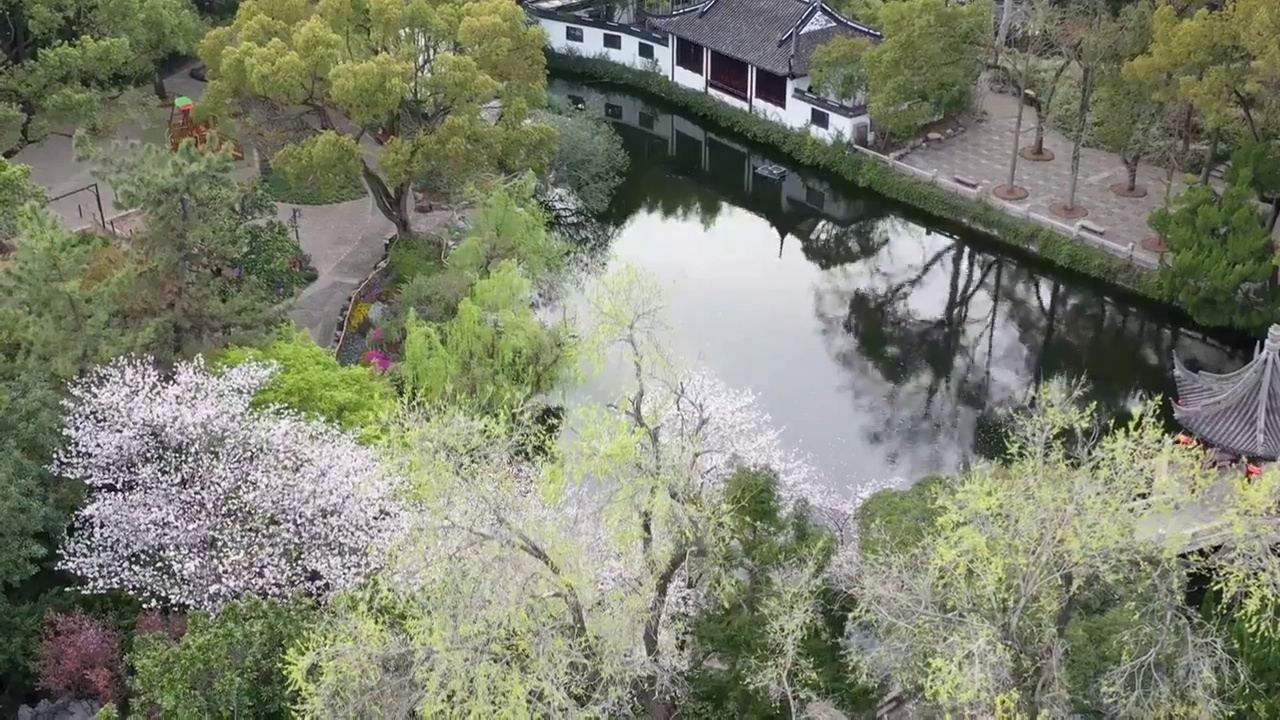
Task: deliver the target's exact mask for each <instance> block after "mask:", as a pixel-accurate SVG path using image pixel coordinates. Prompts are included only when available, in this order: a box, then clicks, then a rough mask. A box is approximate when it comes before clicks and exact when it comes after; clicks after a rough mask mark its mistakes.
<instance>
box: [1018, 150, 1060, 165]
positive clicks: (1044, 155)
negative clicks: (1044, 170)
mask: <svg viewBox="0 0 1280 720" xmlns="http://www.w3.org/2000/svg"><path fill="white" fill-rule="evenodd" d="M1018 157H1021V158H1022V159H1023V160H1030V161H1031V162H1049V161H1050V160H1052V159H1054V158H1055V157H1057V156H1056V155H1054V154H1053V151H1052V150H1050V149H1049V148H1045V149H1044V150H1041V151H1040V152H1036V150H1035V148H1033V147H1024V148H1022V149H1021V150H1019V151H1018Z"/></svg>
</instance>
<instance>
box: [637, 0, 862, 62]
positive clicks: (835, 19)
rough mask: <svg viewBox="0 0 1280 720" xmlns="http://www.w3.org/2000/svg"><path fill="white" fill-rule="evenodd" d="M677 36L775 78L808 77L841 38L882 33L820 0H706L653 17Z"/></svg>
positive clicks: (653, 19) (662, 27) (656, 23)
mask: <svg viewBox="0 0 1280 720" xmlns="http://www.w3.org/2000/svg"><path fill="white" fill-rule="evenodd" d="M650 18H651V20H652V22H653V24H654V25H656V26H657V27H658V28H660V29H662V30H666V31H667V32H669V33H671V34H673V35H675V36H676V37H680V38H684V39H685V40H691V41H693V42H696V43H698V44H699V45H702V46H704V47H709V48H711V49H712V50H715V51H716V52H718V53H721V54H722V55H727V56H729V57H732V58H736V59H738V60H741V61H743V62H746V63H750V64H752V65H755V66H756V67H758V68H762V69H764V70H767V71H768V72H771V73H773V74H775V75H791V76H794V77H803V76H805V75H808V74H809V56H810V55H811V54H812V53H813V51H814V50H816V49H817V48H818V47H820V46H822V45H825V44H826V43H828V42H830V41H831V40H833V39H835V38H836V37H840V36H848V37H862V38H866V39H869V40H871V41H873V42H878V41H879V40H881V39H882V38H883V35H881V34H880V32H879V31H877V30H874V29H872V28H869V27H867V26H865V25H862V24H860V23H857V22H855V21H853V20H850V19H849V18H847V17H845V16H844V15H841V14H840V13H838V12H836V11H835V10H833V9H831V8H830V7H828V6H827V4H826V3H824V2H821V0H705V1H704V2H700V3H698V4H697V5H694V6H692V7H689V8H684V9H681V10H678V11H676V12H674V13H671V14H669V15H650Z"/></svg>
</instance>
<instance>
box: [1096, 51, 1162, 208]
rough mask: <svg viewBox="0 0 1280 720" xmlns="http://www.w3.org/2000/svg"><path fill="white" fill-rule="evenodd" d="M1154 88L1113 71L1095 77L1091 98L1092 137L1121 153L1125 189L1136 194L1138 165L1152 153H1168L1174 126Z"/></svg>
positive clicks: (1128, 192)
mask: <svg viewBox="0 0 1280 720" xmlns="http://www.w3.org/2000/svg"><path fill="white" fill-rule="evenodd" d="M1159 98H1160V96H1159V94H1158V93H1156V91H1155V89H1154V88H1152V87H1151V86H1149V85H1148V84H1147V83H1146V82H1143V81H1141V80H1135V79H1134V78H1133V77H1132V73H1127V74H1126V73H1120V72H1116V71H1115V70H1112V71H1110V72H1106V73H1104V74H1103V75H1102V77H1100V78H1099V79H1098V89H1097V94H1096V97H1095V100H1094V107H1093V113H1094V118H1095V119H1094V122H1093V137H1094V139H1095V140H1096V141H1097V142H1098V143H1099V144H1100V145H1102V147H1104V148H1106V149H1107V150H1110V151H1111V152H1114V153H1116V154H1117V155H1119V156H1120V162H1121V163H1123V164H1124V168H1125V172H1126V178H1127V179H1126V181H1125V186H1124V191H1125V193H1127V194H1130V195H1133V194H1138V165H1139V163H1141V162H1142V160H1143V159H1144V158H1147V157H1150V156H1152V155H1157V154H1158V155H1161V156H1168V155H1169V154H1170V153H1169V152H1168V150H1169V145H1170V138H1171V137H1172V135H1173V128H1172V126H1171V123H1170V122H1169V121H1170V113H1169V107H1168V106H1167V105H1165V104H1164V103H1163V102H1161V101H1160V99H1159Z"/></svg>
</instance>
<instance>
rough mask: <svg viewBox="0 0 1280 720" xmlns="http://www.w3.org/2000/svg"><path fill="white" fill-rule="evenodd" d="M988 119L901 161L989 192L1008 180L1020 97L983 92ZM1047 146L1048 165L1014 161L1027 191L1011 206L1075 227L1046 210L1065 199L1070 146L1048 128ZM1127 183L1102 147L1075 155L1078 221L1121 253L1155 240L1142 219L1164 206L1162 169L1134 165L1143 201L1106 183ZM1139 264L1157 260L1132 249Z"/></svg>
mask: <svg viewBox="0 0 1280 720" xmlns="http://www.w3.org/2000/svg"><path fill="white" fill-rule="evenodd" d="M983 108H984V109H985V110H986V111H987V116H988V118H987V121H986V122H982V123H975V124H973V125H971V126H970V127H969V128H968V130H966V131H965V132H964V133H963V134H961V135H958V136H956V137H954V138H951V139H949V140H944V141H942V142H934V143H928V144H927V145H926V146H925V147H922V148H920V149H918V150H916V151H914V152H912V153H911V154H909V155H907V156H906V157H904V158H902V159H901V160H902V162H904V163H906V164H908V165H911V166H913V167H916V168H920V169H922V170H925V171H933V170H937V171H938V175H939V177H941V178H944V179H947V180H951V179H952V178H953V177H954V176H956V175H959V176H961V177H965V178H969V179H971V180H974V181H977V182H978V183H979V184H981V186H982V190H983V192H990V190H991V189H992V188H994V187H995V186H997V185H1002V184H1004V182H1005V180H1006V179H1007V178H1008V173H1009V160H1010V157H1011V155H1012V153H1013V131H1014V126H1015V124H1016V118H1017V113H1018V106H1017V100H1016V99H1015V98H1013V97H1012V96H1009V95H1002V94H998V93H994V92H991V93H987V95H986V97H985V98H984V101H983ZM1034 140H1035V111H1033V110H1032V109H1031V108H1029V107H1028V108H1027V109H1026V112H1025V114H1024V115H1023V130H1022V138H1021V140H1020V141H1019V144H1020V145H1021V146H1023V147H1027V146H1029V145H1031V144H1032V143H1033V142H1034ZM1044 146H1045V148H1047V149H1049V150H1052V151H1053V153H1054V155H1055V156H1056V157H1055V158H1054V159H1053V160H1051V161H1049V162H1031V161H1029V160H1025V159H1023V158H1019V159H1018V174H1017V184H1018V185H1020V186H1022V187H1024V188H1026V189H1027V190H1028V191H1029V192H1030V195H1029V196H1028V197H1027V199H1025V200H1022V201H1020V202H1016V203H1013V204H1014V205H1015V206H1018V207H1024V206H1030V208H1031V211H1032V212H1034V213H1037V214H1040V215H1043V216H1045V217H1048V218H1051V219H1055V220H1060V221H1061V222H1063V223H1065V224H1068V225H1074V224H1075V223H1076V222H1078V221H1077V220H1066V219H1061V218H1058V217H1057V216H1055V215H1053V214H1052V213H1051V212H1050V211H1049V205H1050V204H1051V203H1054V202H1065V201H1066V198H1067V193H1068V189H1069V187H1070V183H1071V142H1070V141H1069V140H1068V139H1067V138H1066V137H1064V136H1063V135H1062V134H1061V133H1058V132H1056V131H1054V130H1052V129H1046V131H1045V141H1044ZM1126 178H1127V174H1126V170H1125V167H1124V165H1123V164H1122V163H1121V162H1120V158H1119V156H1117V155H1115V154H1112V153H1108V152H1105V151H1102V150H1094V149H1091V148H1082V149H1081V151H1080V177H1079V185H1078V189H1077V191H1076V204H1077V205H1083V206H1084V207H1085V208H1086V209H1087V210H1088V211H1089V214H1088V215H1087V216H1086V217H1085V218H1083V219H1084V220H1087V221H1089V222H1090V223H1092V224H1094V225H1097V226H1099V227H1101V228H1103V229H1105V230H1106V233H1105V235H1104V236H1103V237H1102V241H1104V242H1106V243H1109V244H1111V245H1114V246H1115V247H1117V248H1119V249H1120V250H1121V251H1122V252H1123V251H1127V249H1128V247H1129V243H1133V244H1134V245H1135V246H1137V245H1138V244H1139V243H1141V242H1142V240H1143V239H1144V238H1147V237H1149V236H1151V235H1152V232H1151V230H1150V229H1149V228H1148V227H1147V217H1148V216H1149V215H1150V214H1151V213H1152V212H1153V211H1154V210H1156V209H1157V208H1159V207H1162V206H1163V205H1164V199H1165V172H1164V171H1163V170H1161V169H1159V168H1154V167H1147V166H1139V169H1138V183H1139V184H1141V185H1145V186H1146V187H1147V196H1146V197H1145V198H1125V197H1120V196H1117V195H1116V194H1115V193H1113V192H1111V190H1110V189H1109V186H1110V185H1112V184H1114V183H1118V182H1124V181H1125V180H1126ZM1185 189H1186V186H1185V185H1184V184H1182V183H1181V182H1179V181H1178V179H1177V178H1176V177H1175V180H1174V184H1173V188H1172V194H1173V195H1175V196H1176V195H1177V194H1178V193H1180V192H1182V191H1183V190H1185ZM1134 254H1135V255H1137V256H1140V257H1139V260H1140V261H1142V260H1146V261H1149V262H1154V261H1155V260H1156V255H1155V254H1154V253H1149V252H1147V251H1144V250H1142V249H1141V248H1140V247H1135V251H1134Z"/></svg>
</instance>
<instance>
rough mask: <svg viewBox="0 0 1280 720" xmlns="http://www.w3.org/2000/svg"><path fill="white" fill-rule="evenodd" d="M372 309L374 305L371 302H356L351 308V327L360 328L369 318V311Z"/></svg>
mask: <svg viewBox="0 0 1280 720" xmlns="http://www.w3.org/2000/svg"><path fill="white" fill-rule="evenodd" d="M372 309H373V305H372V304H370V303H367V302H362V303H356V305H355V307H353V308H351V318H350V323H351V324H350V326H349V327H352V328H358V327H360V326H361V325H362V324H364V321H365V320H368V319H369V311H370V310H372Z"/></svg>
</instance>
